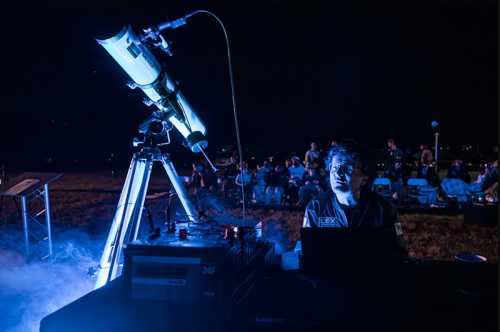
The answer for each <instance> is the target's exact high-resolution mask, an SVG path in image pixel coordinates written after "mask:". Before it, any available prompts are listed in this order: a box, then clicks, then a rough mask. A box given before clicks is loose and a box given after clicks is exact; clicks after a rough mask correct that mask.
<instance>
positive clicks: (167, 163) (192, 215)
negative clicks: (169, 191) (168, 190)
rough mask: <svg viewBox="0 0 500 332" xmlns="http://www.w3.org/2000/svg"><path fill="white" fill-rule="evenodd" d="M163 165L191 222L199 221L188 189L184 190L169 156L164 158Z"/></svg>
mask: <svg viewBox="0 0 500 332" xmlns="http://www.w3.org/2000/svg"><path fill="white" fill-rule="evenodd" d="M161 163H162V165H163V168H164V169H165V171H166V172H167V175H168V178H169V179H170V182H171V183H172V186H173V187H174V189H175V192H176V193H177V196H179V200H180V201H181V204H182V206H183V207H184V210H185V211H186V214H187V216H188V218H189V220H190V221H193V222H194V221H196V220H197V219H198V213H197V212H196V209H195V208H194V206H193V204H192V203H191V200H190V199H189V197H188V195H187V193H186V189H185V188H184V185H183V184H182V181H181V180H180V179H179V176H178V175H177V172H176V170H175V168H174V165H173V164H172V161H171V160H170V159H169V158H168V157H167V156H163V157H162V159H161Z"/></svg>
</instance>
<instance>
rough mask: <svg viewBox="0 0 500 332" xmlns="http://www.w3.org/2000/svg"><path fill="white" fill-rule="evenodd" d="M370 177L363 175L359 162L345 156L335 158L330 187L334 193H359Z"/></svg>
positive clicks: (331, 169) (331, 170)
mask: <svg viewBox="0 0 500 332" xmlns="http://www.w3.org/2000/svg"><path fill="white" fill-rule="evenodd" d="M367 179H368V177H367V176H366V175H364V174H363V172H362V171H361V168H360V164H359V162H358V163H356V162H355V161H354V160H353V159H350V158H348V157H344V156H334V157H333V159H332V165H331V168H330V186H331V187H332V190H333V192H334V193H342V194H347V193H353V192H358V191H359V189H360V188H361V186H362V185H363V184H364V183H366V180H367Z"/></svg>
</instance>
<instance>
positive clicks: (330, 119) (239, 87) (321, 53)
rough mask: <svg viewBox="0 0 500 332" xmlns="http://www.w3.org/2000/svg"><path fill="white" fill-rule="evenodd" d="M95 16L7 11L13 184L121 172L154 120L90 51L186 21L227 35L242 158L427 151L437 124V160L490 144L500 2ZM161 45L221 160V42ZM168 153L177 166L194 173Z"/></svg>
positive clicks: (130, 11)
mask: <svg viewBox="0 0 500 332" xmlns="http://www.w3.org/2000/svg"><path fill="white" fill-rule="evenodd" d="M103 3H104V2H98V1H87V2H85V3H82V4H64V2H59V3H58V2H52V3H50V4H46V5H40V4H39V5H37V7H30V5H29V4H28V3H24V2H22V3H21V2H20V3H19V5H17V6H16V7H9V8H6V7H4V8H3V10H2V11H3V14H4V15H3V18H2V20H1V22H0V26H1V28H2V30H1V31H2V52H1V53H0V54H1V55H0V57H1V60H2V61H1V63H2V80H1V83H0V85H1V89H0V93H1V104H0V109H1V113H0V121H1V122H0V123H1V131H0V132H1V134H0V135H1V137H0V151H1V154H0V163H3V164H6V166H7V168H10V169H16V170H17V169H19V170H27V169H30V170H35V169H32V168H33V167H35V168H36V167H38V168H41V167H42V166H43V165H45V166H47V165H50V164H48V163H47V159H48V158H49V157H50V158H52V160H53V161H52V165H53V167H54V168H60V169H61V170H64V169H70V168H74V169H81V170H86V169H99V168H100V167H102V165H103V160H104V159H105V158H106V157H107V156H109V154H110V153H114V154H115V156H116V157H115V159H117V161H116V163H118V164H119V165H122V166H123V167H126V166H127V165H128V160H129V158H130V157H131V153H132V147H131V144H130V142H131V140H132V138H133V136H134V134H135V131H136V128H137V125H138V124H139V123H140V122H141V121H142V120H143V119H144V118H146V117H147V116H148V115H149V114H150V112H151V111H152V109H150V108H148V107H146V106H145V105H143V104H142V102H141V101H142V99H143V94H142V92H141V91H139V90H129V89H128V88H127V87H126V85H125V83H126V82H127V80H128V78H127V76H126V74H125V73H124V72H123V71H122V69H121V68H120V67H119V66H118V65H117V64H116V63H115V62H114V60H113V59H112V58H111V57H110V56H109V55H108V54H107V53H106V52H105V51H104V49H102V48H101V47H100V46H99V45H98V44H97V43H96V42H95V38H96V37H103V36H109V34H110V33H111V34H114V33H116V32H118V31H119V30H120V27H121V26H122V25H125V24H132V25H133V26H134V27H136V28H142V27H146V26H150V25H153V24H155V23H159V22H161V21H163V20H165V19H175V18H177V17H180V16H182V15H184V14H186V13H188V12H189V11H192V10H195V9H207V10H211V11H213V12H214V13H216V14H217V15H219V16H220V17H221V19H222V20H223V22H224V23H225V25H226V28H227V29H228V33H229V37H230V41H231V48H232V49H231V50H232V55H233V70H234V75H235V87H236V99H237V106H238V110H239V116H240V126H241V135H242V142H243V145H244V147H245V149H246V150H248V151H258V152H260V153H273V152H275V151H283V152H289V151H300V153H303V152H304V151H305V150H306V149H307V148H308V143H309V142H310V141H312V140H314V141H318V142H319V143H320V144H321V145H323V146H326V145H327V144H328V143H329V141H330V140H331V139H332V138H354V139H356V140H358V141H360V142H365V143H369V144H370V145H372V146H374V147H382V146H383V144H384V140H385V139H386V138H388V137H395V138H396V139H397V140H398V141H400V142H401V143H405V144H408V145H416V144H418V143H420V142H426V143H432V139H433V136H432V131H431V128H430V123H431V121H432V120H438V121H439V122H440V123H441V127H442V131H441V138H442V142H443V144H450V145H458V144H464V143H467V144H468V143H471V144H482V145H484V146H486V147H488V146H491V145H493V144H495V142H496V141H497V132H498V129H497V57H498V55H497V40H498V38H497V8H496V1H489V0H481V1H472V0H470V1H456V0H455V1H451V0H450V1H437V0H433V1H410V2H408V1H394V2H380V1H365V2H363V1H336V2H332V3H333V4H330V5H329V6H328V7H326V5H320V2H314V1H300V2H297V4H291V2H289V1H266V2H255V1H248V2H240V1H233V2H231V3H233V4H232V5H230V4H224V3H222V2H200V1H162V2H151V1H150V2H146V1H135V2H133V1H128V2H117V1H115V2H112V3H106V4H103ZM234 3H236V4H234ZM294 3H295V2H294ZM321 3H324V4H327V3H331V2H330V1H324V2H321ZM106 34H107V35H106ZM165 36H166V37H167V39H168V40H170V41H172V48H173V52H174V56H172V57H162V56H160V57H161V60H162V62H164V63H165V65H166V68H167V72H168V74H170V75H171V76H172V77H173V78H174V79H176V80H177V81H178V82H179V86H180V89H181V91H182V92H183V93H184V95H185V96H186V97H187V98H188V100H189V101H190V103H191V104H192V106H193V107H194V109H195V110H196V111H197V112H198V113H199V115H200V117H201V118H202V119H203V121H204V122H205V124H206V126H207V128H208V138H209V149H208V151H209V153H211V154H214V153H215V151H216V149H220V148H221V146H223V145H224V144H230V143H233V142H234V140H235V138H234V137H235V136H234V127H233V118H232V104H231V95H230V87H229V80H228V72H227V58H226V48H225V42H224V38H223V34H222V32H221V30H220V28H219V26H218V25H217V24H216V22H215V21H214V20H213V19H211V18H210V17H209V16H202V15H200V16H196V17H193V18H192V19H191V20H190V21H189V23H188V25H186V26H184V27H182V28H179V29H177V30H175V31H168V32H166V33H165ZM173 139H174V143H173V144H172V146H171V149H170V150H171V151H172V153H174V154H176V155H178V156H179V157H178V158H180V159H181V160H182V162H186V161H189V158H190V154H189V153H188V152H187V151H186V149H185V148H183V147H182V146H181V144H180V143H181V140H180V137H179V135H173ZM75 165H77V166H75Z"/></svg>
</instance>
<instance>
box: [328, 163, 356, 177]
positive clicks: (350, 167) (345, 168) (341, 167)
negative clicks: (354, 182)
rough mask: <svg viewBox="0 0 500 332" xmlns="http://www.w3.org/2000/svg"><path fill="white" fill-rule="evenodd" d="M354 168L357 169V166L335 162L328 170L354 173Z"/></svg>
mask: <svg viewBox="0 0 500 332" xmlns="http://www.w3.org/2000/svg"><path fill="white" fill-rule="evenodd" d="M355 169H357V168H356V167H354V165H350V164H336V165H332V168H331V169H330V172H333V173H342V174H348V175H352V174H353V173H354V170H355Z"/></svg>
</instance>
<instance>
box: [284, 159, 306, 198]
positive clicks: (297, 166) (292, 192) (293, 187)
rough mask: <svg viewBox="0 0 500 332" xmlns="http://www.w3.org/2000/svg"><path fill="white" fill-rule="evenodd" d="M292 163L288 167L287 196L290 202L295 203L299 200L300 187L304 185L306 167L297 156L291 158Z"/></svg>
mask: <svg viewBox="0 0 500 332" xmlns="http://www.w3.org/2000/svg"><path fill="white" fill-rule="evenodd" d="M291 163H292V164H291V165H290V166H289V167H288V168H287V171H288V186H287V189H286V197H287V199H288V202H289V203H292V204H294V203H296V202H297V201H298V200H299V188H300V187H301V186H302V185H303V180H302V177H303V176H304V173H305V172H306V169H305V168H304V165H302V163H301V162H300V158H299V157H297V156H293V157H292V158H291Z"/></svg>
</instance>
